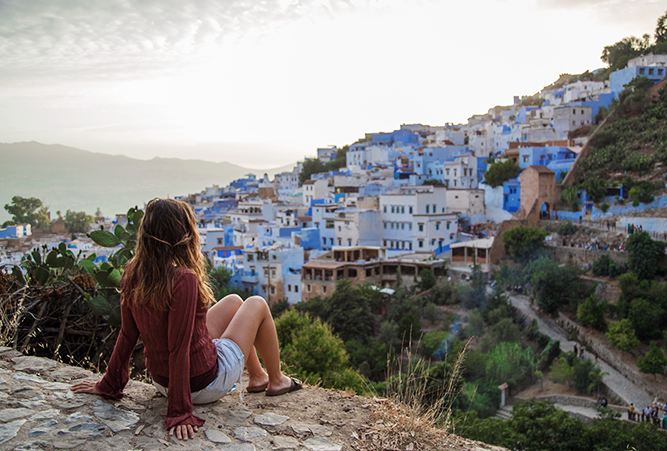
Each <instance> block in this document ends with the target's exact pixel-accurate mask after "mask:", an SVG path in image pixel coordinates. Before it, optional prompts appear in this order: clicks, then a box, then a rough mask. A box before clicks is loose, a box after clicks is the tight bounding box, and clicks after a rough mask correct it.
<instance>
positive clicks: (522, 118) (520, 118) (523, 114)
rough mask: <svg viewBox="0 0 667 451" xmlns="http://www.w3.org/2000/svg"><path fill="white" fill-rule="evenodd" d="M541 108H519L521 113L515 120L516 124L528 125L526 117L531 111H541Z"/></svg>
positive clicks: (517, 114) (518, 113)
mask: <svg viewBox="0 0 667 451" xmlns="http://www.w3.org/2000/svg"><path fill="white" fill-rule="evenodd" d="M539 109H540V107H538V106H522V107H521V108H519V111H518V112H517V113H516V117H515V119H514V122H515V123H517V124H525V123H526V116H527V114H528V112H529V111H532V110H539Z"/></svg>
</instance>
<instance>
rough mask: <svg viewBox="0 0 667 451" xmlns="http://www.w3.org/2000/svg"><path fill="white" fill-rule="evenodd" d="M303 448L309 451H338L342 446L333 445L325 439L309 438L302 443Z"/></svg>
mask: <svg viewBox="0 0 667 451" xmlns="http://www.w3.org/2000/svg"><path fill="white" fill-rule="evenodd" d="M303 446H305V447H306V449H308V450H309V451H340V450H341V449H343V445H339V444H337V443H333V442H332V441H330V440H329V439H326V438H319V437H318V438H309V439H308V440H305V441H304V442H303Z"/></svg>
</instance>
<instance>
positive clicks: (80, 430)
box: [58, 423, 107, 440]
mask: <svg viewBox="0 0 667 451" xmlns="http://www.w3.org/2000/svg"><path fill="white" fill-rule="evenodd" d="M106 430H107V427H106V426H104V425H103V424H97V423H82V424H77V425H76V426H72V427H71V428H69V429H67V430H65V431H58V435H68V434H75V435H76V436H78V437H86V438H89V439H90V440H97V439H98V438H100V437H102V436H103V435H104V433H105V432H106Z"/></svg>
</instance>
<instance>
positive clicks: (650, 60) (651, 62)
mask: <svg viewBox="0 0 667 451" xmlns="http://www.w3.org/2000/svg"><path fill="white" fill-rule="evenodd" d="M634 66H667V55H654V54H653V53H649V54H648V55H642V56H638V57H636V58H632V59H631V60H630V61H628V67H634Z"/></svg>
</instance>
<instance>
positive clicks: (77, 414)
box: [65, 412, 93, 424]
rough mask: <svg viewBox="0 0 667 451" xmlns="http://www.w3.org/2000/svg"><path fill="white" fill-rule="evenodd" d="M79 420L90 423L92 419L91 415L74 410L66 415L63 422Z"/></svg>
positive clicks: (76, 421)
mask: <svg viewBox="0 0 667 451" xmlns="http://www.w3.org/2000/svg"><path fill="white" fill-rule="evenodd" d="M79 421H82V422H85V423H91V422H92V421H93V417H91V416H90V415H86V414H85V413H81V412H74V413H73V414H70V415H67V418H66V419H65V423H68V424H69V423H78V422H79Z"/></svg>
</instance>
